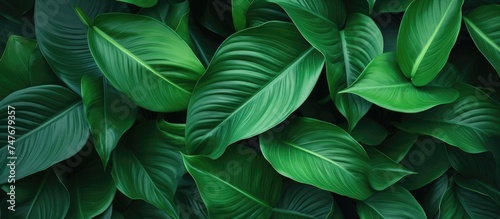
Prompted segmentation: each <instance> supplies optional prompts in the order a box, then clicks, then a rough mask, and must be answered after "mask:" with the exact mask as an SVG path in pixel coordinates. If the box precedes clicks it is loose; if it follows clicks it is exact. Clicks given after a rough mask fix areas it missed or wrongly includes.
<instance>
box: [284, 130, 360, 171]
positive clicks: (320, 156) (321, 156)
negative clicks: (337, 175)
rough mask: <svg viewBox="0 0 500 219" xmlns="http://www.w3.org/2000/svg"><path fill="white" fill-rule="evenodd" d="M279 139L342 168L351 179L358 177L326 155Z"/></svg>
mask: <svg viewBox="0 0 500 219" xmlns="http://www.w3.org/2000/svg"><path fill="white" fill-rule="evenodd" d="M281 141H282V142H283V143H285V144H287V145H289V146H291V147H293V148H296V149H298V150H300V151H303V152H305V153H308V154H311V155H313V156H314V157H317V158H320V159H322V160H324V161H326V162H328V163H331V164H333V165H334V166H337V167H338V168H340V169H342V170H343V171H344V172H345V173H347V175H350V176H351V177H352V178H353V179H356V178H358V177H357V176H355V175H353V174H352V173H351V172H350V171H348V170H347V169H345V167H343V166H342V165H340V164H338V163H337V162H336V161H334V160H331V159H328V158H327V157H325V156H323V155H321V154H318V153H316V152H314V151H311V150H308V149H305V148H302V147H300V146H298V145H296V144H294V143H292V142H288V141H285V140H283V139H281Z"/></svg>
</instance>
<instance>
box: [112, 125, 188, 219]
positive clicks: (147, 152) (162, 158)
mask: <svg viewBox="0 0 500 219" xmlns="http://www.w3.org/2000/svg"><path fill="white" fill-rule="evenodd" d="M162 122H164V121H158V122H155V121H146V122H143V123H141V124H140V125H137V126H136V127H134V128H133V129H132V130H130V131H129V133H128V134H126V135H125V137H124V138H122V140H121V141H120V143H119V146H118V147H117V148H116V149H115V151H114V152H113V157H112V160H113V169H112V174H113V178H114V179H115V182H116V187H117V188H118V189H119V190H120V191H121V192H122V193H123V194H125V195H126V196H128V197H130V198H131V199H142V200H144V201H146V202H148V203H150V204H152V205H154V206H156V207H157V208H159V209H161V210H163V211H165V212H167V213H168V214H169V215H170V216H171V217H173V218H178V217H179V216H178V215H177V210H176V207H175V204H174V202H173V198H174V194H175V190H176V189H177V182H178V181H179V179H180V178H181V177H182V175H183V174H184V173H185V170H184V168H183V166H182V159H181V154H180V152H179V150H180V147H181V145H182V143H184V142H180V141H179V140H178V138H176V137H172V136H171V134H169V133H167V132H165V131H163V130H161V129H160V128H159V124H158V123H162ZM182 146H183V145H182Z"/></svg>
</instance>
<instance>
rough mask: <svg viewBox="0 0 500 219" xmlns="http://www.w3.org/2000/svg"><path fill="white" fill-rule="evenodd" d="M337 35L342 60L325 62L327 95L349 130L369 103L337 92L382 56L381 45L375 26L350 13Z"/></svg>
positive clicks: (380, 34) (381, 41)
mask: <svg viewBox="0 0 500 219" xmlns="http://www.w3.org/2000/svg"><path fill="white" fill-rule="evenodd" d="M339 34H340V45H341V46H342V58H341V59H339V60H327V61H329V63H328V64H327V79H328V86H329V89H330V96H331V97H332V100H333V101H334V102H335V106H336V107H337V109H338V110H339V112H340V113H341V114H342V115H344V117H346V118H347V121H348V122H349V130H350V131H351V130H353V128H354V127H355V126H356V124H357V123H358V121H359V120H360V119H361V118H362V117H363V116H364V115H365V114H366V113H367V112H368V110H369V109H370V107H371V103H370V102H368V101H366V100H364V99H363V98H361V97H359V96H357V95H354V94H337V92H338V91H339V90H342V89H344V88H346V87H348V86H349V85H351V84H352V83H353V82H354V81H355V80H356V79H357V78H358V77H359V75H360V74H361V72H363V70H364V69H365V68H366V66H367V65H368V63H369V62H370V61H371V60H373V59H374V58H375V57H376V56H378V55H380V54H382V51H383V48H384V46H383V39H382V33H381V32H380V30H379V29H378V27H377V25H376V24H375V22H374V21H373V20H372V19H371V18H370V17H368V16H366V15H363V14H351V15H350V16H349V17H348V19H347V22H346V24H345V28H344V29H343V30H342V31H340V32H339ZM330 62H331V63H332V64H330Z"/></svg>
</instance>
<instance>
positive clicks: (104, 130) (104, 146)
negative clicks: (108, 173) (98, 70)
mask: <svg viewBox="0 0 500 219" xmlns="http://www.w3.org/2000/svg"><path fill="white" fill-rule="evenodd" d="M82 99H83V106H84V109H85V113H86V115H87V120H88V123H89V125H90V131H91V133H92V137H93V139H94V144H95V148H96V150H97V153H98V154H99V156H100V157H101V160H102V163H103V166H104V168H106V165H107V163H108V160H109V157H110V156H111V151H113V149H114V148H115V147H116V144H118V140H119V139H120V138H121V136H122V135H123V133H125V131H127V130H128V129H129V128H130V127H131V126H132V125H133V124H134V122H135V117H136V115H137V106H135V105H134V104H133V103H131V102H130V100H129V99H128V98H127V97H125V95H123V94H121V93H120V92H118V91H117V90H116V89H115V88H113V87H112V86H111V85H110V84H109V83H108V81H107V80H106V79H105V78H104V77H102V76H89V75H84V76H83V78H82Z"/></svg>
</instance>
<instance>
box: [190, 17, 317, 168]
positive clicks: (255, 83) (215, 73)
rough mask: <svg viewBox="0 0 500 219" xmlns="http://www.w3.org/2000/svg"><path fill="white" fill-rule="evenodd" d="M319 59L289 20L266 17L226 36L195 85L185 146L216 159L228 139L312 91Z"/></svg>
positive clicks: (282, 114)
mask: <svg viewBox="0 0 500 219" xmlns="http://www.w3.org/2000/svg"><path fill="white" fill-rule="evenodd" d="M249 45H251V46H249ZM323 60H324V59H323V58H322V57H321V54H320V53H319V52H317V51H316V50H315V49H314V48H312V47H311V46H310V45H309V44H308V43H307V42H306V41H305V40H304V39H303V38H302V37H301V36H300V34H299V32H298V31H297V29H295V27H294V26H293V25H292V24H289V23H284V22H269V23H265V24H263V25H261V26H257V27H252V28H248V29H245V30H243V31H240V32H238V33H236V34H234V35H232V36H231V37H229V38H228V39H227V40H226V41H225V42H224V43H223V44H222V45H221V46H220V48H219V50H218V51H217V53H216V54H215V56H214V58H213V60H212V62H211V63H210V66H209V67H208V69H207V71H206V73H205V74H204V75H203V76H202V77H201V78H200V80H199V81H198V83H197V85H196V88H195V90H194V91H193V95H192V98H191V100H190V102H189V107H188V115H187V123H186V146H187V152H188V153H189V154H203V155H208V156H209V157H210V158H213V159H215V158H217V157H219V156H220V155H221V154H222V153H223V152H224V150H225V148H226V146H228V145H229V144H231V143H234V142H236V141H239V140H241V139H245V138H249V137H252V136H255V135H257V134H260V133H262V132H264V131H266V130H268V129H270V128H272V127H273V126H275V125H276V124H278V123H279V122H281V121H283V120H284V119H285V118H286V117H287V116H288V115H290V113H292V112H293V111H294V110H296V109H297V108H298V107H299V106H300V105H301V104H302V103H303V102H304V101H305V100H306V98H307V97H308V95H309V94H310V92H311V91H312V89H313V87H314V85H315V84H316V81H317V79H318V77H319V74H320V72H321V69H322V66H323Z"/></svg>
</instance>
